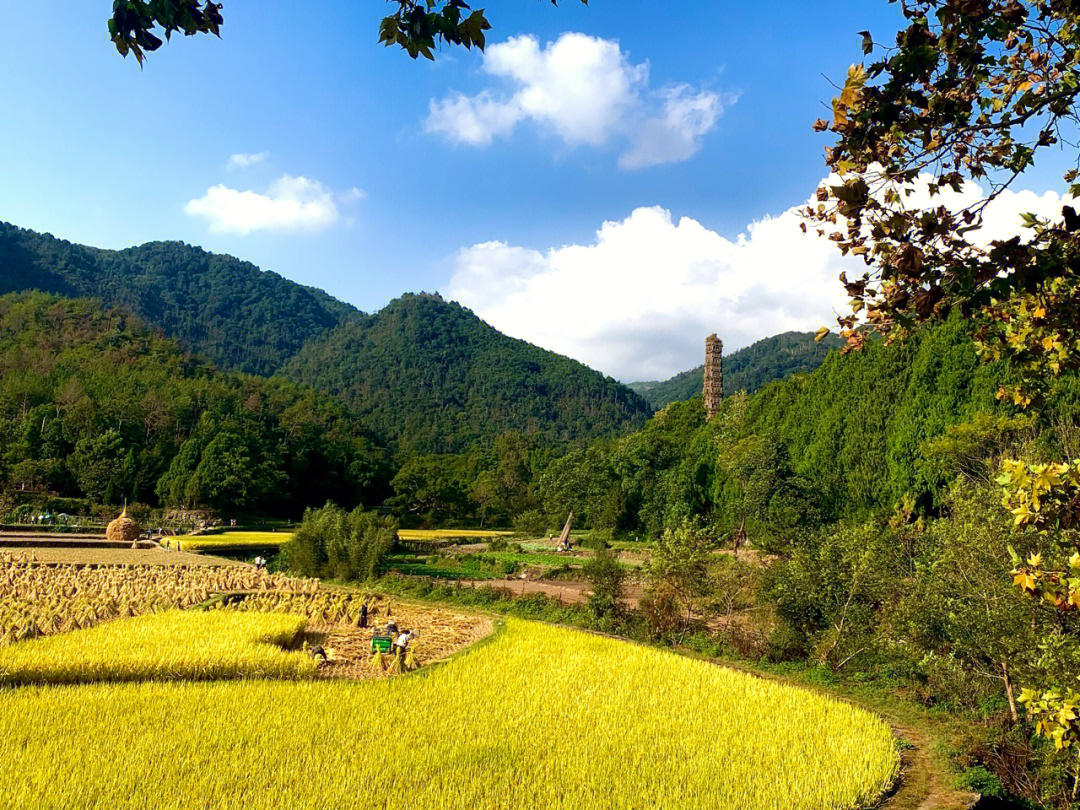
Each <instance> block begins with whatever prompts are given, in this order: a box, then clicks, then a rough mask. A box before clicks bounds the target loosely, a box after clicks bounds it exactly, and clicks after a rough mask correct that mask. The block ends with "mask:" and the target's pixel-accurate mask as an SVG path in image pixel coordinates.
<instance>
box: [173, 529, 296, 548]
mask: <svg viewBox="0 0 1080 810" xmlns="http://www.w3.org/2000/svg"><path fill="white" fill-rule="evenodd" d="M168 539H169V540H170V542H171V543H176V544H178V545H179V547H180V549H181V550H183V551H205V550H207V549H215V548H227V549H243V548H245V547H251V548H269V547H272V546H280V545H283V544H285V543H287V542H289V540H291V539H292V532H221V533H220V534H199V535H184V536H182V537H176V538H168Z"/></svg>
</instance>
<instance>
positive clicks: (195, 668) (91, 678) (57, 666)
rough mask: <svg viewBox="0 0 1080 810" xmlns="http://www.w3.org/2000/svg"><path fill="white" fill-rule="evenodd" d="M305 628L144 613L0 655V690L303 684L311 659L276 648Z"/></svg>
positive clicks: (281, 622)
mask: <svg viewBox="0 0 1080 810" xmlns="http://www.w3.org/2000/svg"><path fill="white" fill-rule="evenodd" d="M305 624H306V620H305V619H303V618H301V617H299V616H289V615H284V614H267V613H244V614H228V613H224V612H202V611H179V610H171V611H168V612H163V613H156V614H148V615H146V616H139V617H137V618H134V619H127V620H125V621H119V622H108V623H106V624H102V625H98V626H97V627H92V628H90V629H88V630H81V631H79V632H75V633H62V634H60V635H56V636H51V637H48V638H39V639H34V640H33V641H25V642H22V643H21V644H12V645H9V646H7V647H3V648H0V684H5V685H11V684H19V685H24V684H56V683H93V682H95V681H147V680H220V679H225V678H310V677H311V676H313V675H314V674H315V671H316V668H317V665H316V663H315V661H314V659H313V658H312V657H311V656H310V655H305V654H304V653H302V652H289V651H286V650H285V649H283V648H284V647H288V646H291V645H293V644H295V643H296V642H297V640H298V638H299V636H300V633H301V631H303V629H304V625H305Z"/></svg>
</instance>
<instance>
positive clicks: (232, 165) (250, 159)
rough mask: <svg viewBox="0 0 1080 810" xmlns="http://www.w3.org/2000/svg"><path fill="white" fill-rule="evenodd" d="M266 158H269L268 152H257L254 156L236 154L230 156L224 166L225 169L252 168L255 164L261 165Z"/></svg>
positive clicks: (241, 153)
mask: <svg viewBox="0 0 1080 810" xmlns="http://www.w3.org/2000/svg"><path fill="white" fill-rule="evenodd" d="M268 157H270V153H269V152H258V153H256V154H245V153H243V152H237V153H236V154H235V155H230V157H229V162H228V163H226V164H225V168H227V169H245V168H247V167H248V166H254V165H255V164H256V163H262V162H263V161H264V160H266V159H267V158H268Z"/></svg>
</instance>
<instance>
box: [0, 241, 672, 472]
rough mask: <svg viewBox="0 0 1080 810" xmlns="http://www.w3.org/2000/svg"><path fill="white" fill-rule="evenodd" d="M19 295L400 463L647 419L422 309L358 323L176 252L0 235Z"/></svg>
mask: <svg viewBox="0 0 1080 810" xmlns="http://www.w3.org/2000/svg"><path fill="white" fill-rule="evenodd" d="M26 290H37V291H41V292H46V293H53V294H57V295H62V296H66V297H70V298H94V299H97V300H99V301H101V302H102V304H104V305H105V306H106V307H110V308H116V307H120V308H123V309H125V310H128V311H130V312H132V313H134V314H135V315H136V316H137V317H138V318H140V319H141V320H142V321H144V322H146V323H148V324H150V325H151V326H153V327H156V328H158V329H160V330H161V332H162V333H163V334H164V335H166V336H168V337H170V338H173V339H175V340H176V341H177V342H178V343H179V345H180V347H182V348H183V349H186V350H188V351H191V352H193V353H194V354H196V355H197V356H199V357H202V358H205V359H206V360H209V361H210V362H211V363H213V364H215V365H217V366H218V367H220V368H223V369H228V370H235V371H243V372H248V373H251V374H258V375H261V376H271V375H274V374H279V373H280V374H282V375H284V376H286V377H288V378H290V379H292V380H294V381H298V382H301V383H305V384H310V385H311V386H313V387H314V388H316V389H319V390H321V391H324V392H327V393H329V394H331V395H332V396H335V397H337V398H338V399H339V400H340V401H341V402H343V403H345V404H346V405H347V406H348V407H349V408H350V409H351V411H352V412H353V413H354V414H355V415H356V416H357V417H358V418H359V419H360V424H361V425H362V427H364V428H365V429H367V430H370V431H372V432H374V433H375V434H376V435H377V436H378V437H379V438H380V439H383V440H386V441H389V442H392V443H394V444H395V445H397V446H399V447H401V448H404V449H407V450H410V451H412V450H415V451H419V452H456V451H459V450H461V449H463V448H465V447H467V446H468V445H469V444H470V443H473V442H477V441H480V442H484V443H490V442H491V441H493V440H494V438H495V437H496V436H498V435H499V434H500V433H503V432H505V431H507V430H517V431H522V432H525V433H528V434H530V435H534V436H536V437H538V438H541V439H542V440H543V441H544V442H545V443H556V444H557V443H562V442H569V441H579V440H585V439H591V438H594V437H597V436H605V435H615V434H618V433H621V432H625V431H627V430H631V429H634V428H637V427H640V425H641V424H642V423H643V422H644V420H645V418H646V417H647V416H648V415H649V413H650V412H651V409H650V408H649V406H648V404H647V403H646V402H645V401H644V400H643V399H641V398H640V397H639V396H637V395H636V394H635V393H633V392H632V391H630V390H629V389H628V388H626V387H625V386H623V385H622V384H620V383H618V382H616V381H615V380H612V379H610V378H607V377H605V376H603V375H602V374H599V373H598V372H595V371H593V370H592V369H589V368H588V367H587V366H585V365H583V364H581V363H578V362H577V361H574V360H571V359H569V358H567V357H562V356H560V355H556V354H553V353H552V352H548V351H544V350H542V349H539V348H537V347H536V346H533V345H531V344H528V343H526V342H524V341H521V340H515V339H512V338H509V337H507V336H505V335H503V334H501V333H500V332H498V331H496V330H495V329H493V328H492V327H490V326H488V325H487V324H486V323H484V322H483V321H481V320H480V319H479V318H478V317H476V316H475V315H474V314H473V313H471V312H470V311H468V310H466V309H464V308H462V307H460V306H458V305H456V304H452V303H448V302H445V301H443V300H442V299H441V298H438V297H436V296H428V295H407V296H404V297H403V298H401V299H399V300H397V301H394V302H392V303H391V304H390V305H388V306H387V307H386V308H385V309H383V310H382V311H380V312H378V313H375V314H373V315H368V314H365V313H363V312H360V311H359V310H357V309H355V308H354V307H351V306H349V305H348V304H345V303H343V302H341V301H338V300H336V299H334V298H333V297H331V296H329V295H327V294H326V293H325V292H322V291H321V290H316V289H312V288H309V287H304V286H302V285H300V284H296V283H294V282H292V281H289V280H288V279H285V278H283V277H281V276H279V275H276V274H275V273H271V272H266V271H263V270H260V269H259V268H258V267H256V266H255V265H253V264H250V263H249V262H244V261H241V260H239V259H236V258H233V257H232V256H224V255H217V254H213V253H208V252H206V251H204V250H202V249H200V248H197V247H192V246H190V245H186V244H184V243H182V242H153V243H150V244H146V245H142V246H140V247H134V248H129V249H127V250H119V251H113V250H101V249H97V248H91V247H85V246H82V245H77V244H72V243H70V242H65V241H63V240H60V239H56V238H55V237H53V236H50V235H48V234H38V233H35V232H33V231H29V230H25V229H21V228H17V227H15V226H13V225H7V224H3V223H0V295H2V294H4V293H9V292H18V291H26Z"/></svg>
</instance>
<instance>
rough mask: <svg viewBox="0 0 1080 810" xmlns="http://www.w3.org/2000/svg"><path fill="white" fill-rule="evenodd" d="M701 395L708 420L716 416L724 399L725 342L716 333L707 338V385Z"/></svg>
mask: <svg viewBox="0 0 1080 810" xmlns="http://www.w3.org/2000/svg"><path fill="white" fill-rule="evenodd" d="M701 396H702V399H704V400H705V420H706V421H708V420H710V419H712V418H713V417H714V416H716V414H717V412H718V411H719V410H720V403H721V402H723V401H724V344H723V343H722V342H721V341H720V338H718V337H717V336H716V335H709V336H708V337H707V338H705V386H704V388H703V389H702V391H701Z"/></svg>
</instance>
